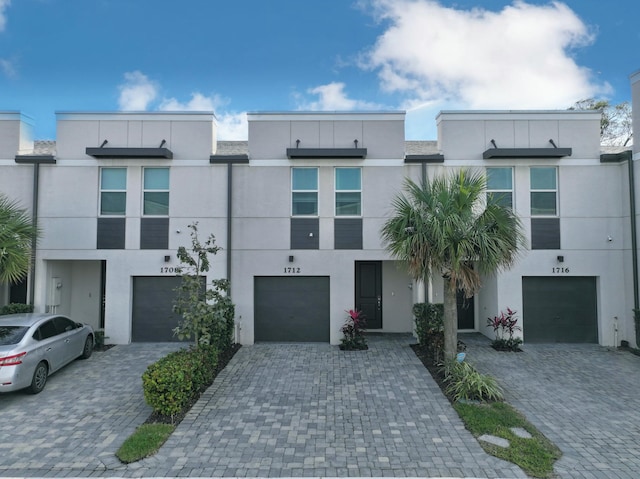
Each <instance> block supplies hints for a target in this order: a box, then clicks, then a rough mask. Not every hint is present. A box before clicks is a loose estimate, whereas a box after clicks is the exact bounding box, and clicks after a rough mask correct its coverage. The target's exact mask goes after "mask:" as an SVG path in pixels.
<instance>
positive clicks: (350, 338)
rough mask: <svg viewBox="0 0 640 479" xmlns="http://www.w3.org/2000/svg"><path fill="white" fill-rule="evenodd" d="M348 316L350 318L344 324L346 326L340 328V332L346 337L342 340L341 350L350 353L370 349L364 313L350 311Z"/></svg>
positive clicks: (355, 310) (354, 310)
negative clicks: (366, 336)
mask: <svg viewBox="0 0 640 479" xmlns="http://www.w3.org/2000/svg"><path fill="white" fill-rule="evenodd" d="M347 314H348V315H349V317H348V318H347V321H346V322H345V323H344V326H342V328H340V331H341V332H342V334H343V335H344V337H343V338H342V339H341V343H340V349H344V350H348V351H353V350H359V349H369V346H367V340H366V338H365V337H364V332H365V327H366V325H367V321H366V319H365V317H364V313H363V312H362V311H359V310H357V309H350V310H349V311H347Z"/></svg>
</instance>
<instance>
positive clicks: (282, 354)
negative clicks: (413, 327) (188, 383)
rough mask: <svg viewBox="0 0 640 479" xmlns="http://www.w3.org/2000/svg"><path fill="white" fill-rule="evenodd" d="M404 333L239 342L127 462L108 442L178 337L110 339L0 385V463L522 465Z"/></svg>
mask: <svg viewBox="0 0 640 479" xmlns="http://www.w3.org/2000/svg"><path fill="white" fill-rule="evenodd" d="M411 342H413V340H412V339H411V337H410V336H408V335H403V336H391V337H385V338H376V337H374V338H371V340H370V346H371V347H370V349H369V350H368V351H358V352H343V351H340V350H339V349H338V348H337V347H336V346H330V345H328V344H257V345H254V346H245V347H243V348H241V349H240V351H239V352H238V353H237V354H236V356H235V357H234V358H233V360H232V361H231V362H230V363H229V365H228V366H227V368H226V369H225V370H224V371H223V372H222V373H221V374H220V375H219V376H218V378H217V379H216V381H215V383H214V384H213V386H212V387H211V388H210V389H209V390H208V391H207V392H206V393H205V394H204V395H203V396H202V397H201V399H200V401H199V402H198V403H197V404H196V405H195V406H194V408H193V409H192V410H191V412H190V413H189V414H188V415H187V417H186V418H185V419H184V420H183V422H182V423H181V424H180V425H179V427H178V428H177V430H176V431H175V432H174V434H173V435H172V436H171V438H170V439H169V441H168V442H167V443H166V444H165V445H164V446H163V447H162V448H161V450H160V451H159V453H158V454H156V455H155V456H153V457H151V458H147V459H145V460H143V461H140V462H138V463H134V464H130V465H127V466H125V465H123V464H120V463H119V461H118V460H117V459H116V458H115V456H114V452H115V451H116V450H117V448H118V447H119V445H120V444H121V443H122V441H123V440H124V439H125V438H126V437H127V436H128V435H129V434H131V432H133V430H134V429H135V427H136V426H137V425H138V424H141V423H142V422H144V420H145V419H146V417H147V416H148V414H149V413H150V410H149V408H148V407H147V406H145V405H144V401H143V397H142V389H141V381H140V375H141V374H142V372H143V371H144V369H145V368H146V366H147V365H148V364H150V363H151V362H153V361H154V360H156V359H157V358H158V357H160V356H162V355H164V354H166V353H167V352H168V351H169V350H172V349H175V347H176V346H175V345H144V344H132V345H128V346H117V347H115V348H113V349H111V350H109V351H107V352H105V353H96V354H94V356H93V357H92V358H91V359H89V360H88V361H84V362H83V361H77V362H75V363H73V364H71V365H70V366H69V367H67V368H66V369H65V370H63V371H61V372H60V373H59V374H56V375H54V376H53V377H52V378H51V379H50V383H49V384H48V385H47V388H46V389H45V391H44V392H43V393H42V394H40V395H37V396H28V395H24V394H22V393H16V394H10V395H7V396H0V414H1V415H2V421H0V434H2V435H3V437H6V438H10V440H8V441H2V442H0V475H2V476H5V477H6V476H12V477H34V476H39V477H52V476H56V477H61V476H65V477H87V476H102V477H186V476H189V477H230V476H234V477H235V476H239V477H297V476H306V477H309V476H313V477H319V476H328V477H331V476H345V477H346V476H366V477H372V476H396V477H407V476H409V477H441V476H444V477H492V478H497V477H509V478H511V477H515V478H524V477H526V475H525V474H524V473H523V472H522V471H521V470H520V469H519V468H517V467H516V466H514V465H512V464H510V463H507V462H504V461H501V460H499V459H496V458H494V457H491V456H489V455H487V454H486V453H485V452H484V451H483V450H482V448H481V447H480V445H479V444H478V442H477V441H476V440H475V439H474V438H473V437H472V436H471V434H470V433H469V432H468V431H466V430H465V428H464V426H463V424H462V422H461V421H460V419H459V418H458V416H457V414H456V413H455V412H454V411H453V409H452V408H451V407H450V405H449V403H448V401H447V400H446V398H445V397H444V396H443V395H442V393H441V392H440V390H439V388H438V386H437V385H436V384H435V382H434V381H433V379H432V378H431V376H430V375H429V373H428V371H426V369H424V367H423V366H422V364H421V363H420V361H419V360H418V359H417V358H416V356H415V354H414V353H413V351H412V350H411V348H410V347H409V346H408V345H409V344H410V343H411Z"/></svg>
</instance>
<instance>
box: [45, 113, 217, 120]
mask: <svg viewBox="0 0 640 479" xmlns="http://www.w3.org/2000/svg"><path fill="white" fill-rule="evenodd" d="M56 119H57V120H58V121H61V120H103V121H105V120H129V121H135V120H139V121H196V120H197V121H203V120H204V121H213V120H214V119H215V115H214V113H213V112H212V111H158V112H155V111H153V112H149V111H146V112H145V111H112V112H108V111H81V112H77V111H57V112H56Z"/></svg>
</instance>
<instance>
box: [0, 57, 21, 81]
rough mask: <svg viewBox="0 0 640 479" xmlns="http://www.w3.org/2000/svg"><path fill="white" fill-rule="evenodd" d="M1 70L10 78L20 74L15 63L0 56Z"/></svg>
mask: <svg viewBox="0 0 640 479" xmlns="http://www.w3.org/2000/svg"><path fill="white" fill-rule="evenodd" d="M0 71H2V73H4V75H6V76H8V77H9V78H13V77H15V76H17V74H18V73H17V71H16V68H15V66H14V65H13V63H11V62H10V61H9V60H6V59H4V58H0Z"/></svg>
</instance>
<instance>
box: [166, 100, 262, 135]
mask: <svg viewBox="0 0 640 479" xmlns="http://www.w3.org/2000/svg"><path fill="white" fill-rule="evenodd" d="M228 103H229V100H227V99H225V98H222V97H221V96H219V95H213V96H212V97H208V96H205V95H203V94H202V93H199V92H195V93H192V94H191V99H190V100H189V101H188V102H186V103H183V102H180V101H179V100H177V99H175V98H168V99H164V100H163V101H162V103H160V106H159V108H158V109H159V110H162V111H213V112H215V113H216V120H217V124H218V139H219V140H227V141H233V140H246V139H247V136H248V131H249V127H248V124H247V115H246V113H236V112H226V111H225V106H226V105H227V104H228Z"/></svg>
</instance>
